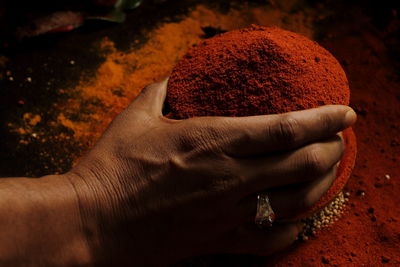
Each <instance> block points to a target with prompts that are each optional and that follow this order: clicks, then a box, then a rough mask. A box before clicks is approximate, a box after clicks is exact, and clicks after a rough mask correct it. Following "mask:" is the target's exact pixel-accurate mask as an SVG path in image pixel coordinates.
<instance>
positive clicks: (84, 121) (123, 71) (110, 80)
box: [58, 5, 312, 143]
mask: <svg viewBox="0 0 400 267" xmlns="http://www.w3.org/2000/svg"><path fill="white" fill-rule="evenodd" d="M251 23H257V24H261V25H265V24H271V23H273V24H274V25H277V26H285V27H286V28H289V29H292V30H296V31H298V32H301V33H303V34H304V35H307V36H309V37H312V31H311V20H310V19H308V18H306V16H305V15H304V14H303V13H302V12H298V13H291V14H289V12H288V13H285V12H277V11H276V10H274V9H270V8H266V7H249V6H247V5H243V6H242V7H241V8H240V10H239V9H231V10H230V11H229V12H228V13H226V14H222V13H220V12H217V11H215V10H213V9H210V8H207V7H205V6H203V5H199V6H197V7H196V8H194V10H193V11H191V12H190V13H189V14H188V15H187V16H186V17H184V18H183V19H182V20H181V21H179V22H176V23H164V24H161V25H160V26H159V27H157V28H156V29H155V30H154V31H152V32H149V33H148V36H147V37H148V41H147V42H146V43H144V44H143V46H142V47H140V48H138V49H132V50H131V51H127V52H123V51H118V50H117V49H116V48H115V46H114V43H113V42H112V41H111V40H109V39H104V40H103V41H102V42H101V43H100V45H99V48H100V51H102V53H105V54H106V58H105V61H104V63H102V64H101V66H100V67H99V68H98V70H97V72H96V74H95V77H93V78H92V77H83V78H82V80H81V82H80V85H79V86H77V88H75V91H76V92H77V93H78V94H77V97H76V98H71V99H70V100H69V103H67V104H66V105H65V106H63V107H61V110H62V113H61V114H60V116H59V117H58V122H59V123H61V124H62V125H64V126H65V127H68V128H69V129H71V130H73V132H74V137H75V138H76V139H80V138H84V139H85V140H84V141H85V142H90V143H93V142H94V141H95V140H96V139H97V138H98V137H99V135H100V134H101V132H102V131H103V130H104V129H105V128H106V127H107V125H108V124H109V123H110V122H111V120H112V119H113V118H114V117H115V116H116V115H117V114H118V113H119V112H121V110H122V109H124V108H125V107H127V106H128V105H129V103H130V102H131V101H132V100H133V99H134V98H135V97H136V96H137V95H138V94H139V92H140V91H141V89H142V88H143V87H145V86H146V85H147V84H150V83H153V82H155V81H158V80H161V79H163V78H165V77H167V76H168V75H169V74H170V72H171V71H172V69H173V67H174V65H175V64H176V62H177V61H178V60H179V59H180V58H182V57H183V55H184V54H185V53H186V52H187V50H188V49H189V48H191V47H193V46H194V45H196V44H198V43H199V42H201V41H202V40H203V39H204V31H203V28H205V27H208V26H210V25H212V26H213V27H214V28H219V29H224V30H232V29H236V28H243V27H246V26H248V25H249V24H251ZM94 103H97V104H94ZM82 109H85V110H89V111H90V112H89V113H87V114H84V115H83V114H81V115H79V116H76V111H79V110H82ZM71 117H74V118H78V119H75V120H72V119H70V118H71Z"/></svg>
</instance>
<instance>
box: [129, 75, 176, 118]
mask: <svg viewBox="0 0 400 267" xmlns="http://www.w3.org/2000/svg"><path fill="white" fill-rule="evenodd" d="M167 84H168V78H167V79H165V80H163V81H161V82H158V83H153V84H150V85H148V86H146V87H145V88H143V90H142V91H141V92H140V94H139V95H138V96H137V97H136V99H135V100H134V101H133V102H132V104H131V105H130V107H129V109H141V110H146V111H148V112H150V113H151V114H152V115H162V108H163V104H164V101H165V98H166V95H167Z"/></svg>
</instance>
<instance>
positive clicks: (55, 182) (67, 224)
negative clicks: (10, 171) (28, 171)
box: [0, 175, 91, 266]
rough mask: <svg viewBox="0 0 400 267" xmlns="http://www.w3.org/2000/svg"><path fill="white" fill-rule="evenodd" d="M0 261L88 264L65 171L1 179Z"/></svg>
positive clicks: (75, 203) (75, 202)
mask: <svg viewBox="0 0 400 267" xmlns="http://www.w3.org/2000/svg"><path fill="white" fill-rule="evenodd" d="M0 194H1V196H2V197H1V200H0V210H1V214H2V218H1V219H0V229H3V230H0V251H1V259H0V260H1V262H4V263H6V264H5V265H7V262H8V263H10V265H12V266H28V265H36V266H37V265H47V266H88V265H90V263H91V256H90V253H89V249H88V246H87V245H86V240H85V235H84V234H83V231H82V224H81V219H80V212H79V201H78V200H77V197H76V195H75V193H74V190H73V188H72V186H71V184H70V183H69V181H68V180H67V179H66V177H65V176H64V175H53V176H45V177H41V178H5V179H2V180H1V181H0Z"/></svg>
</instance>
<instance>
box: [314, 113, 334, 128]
mask: <svg viewBox="0 0 400 267" xmlns="http://www.w3.org/2000/svg"><path fill="white" fill-rule="evenodd" d="M318 121H319V125H321V128H322V129H324V130H326V131H331V130H332V129H333V128H334V125H335V120H334V119H333V117H332V116H331V115H330V114H321V115H320V116H319V117H318Z"/></svg>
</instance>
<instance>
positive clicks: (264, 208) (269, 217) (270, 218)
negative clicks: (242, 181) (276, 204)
mask: <svg viewBox="0 0 400 267" xmlns="http://www.w3.org/2000/svg"><path fill="white" fill-rule="evenodd" d="M274 221H275V212H274V211H273V210H272V207H271V204H270V202H269V198H268V195H267V194H266V193H260V194H258V195H257V213H256V217H255V220H254V222H255V223H256V225H257V226H258V227H260V228H266V227H271V226H272V223H273V222H274Z"/></svg>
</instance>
